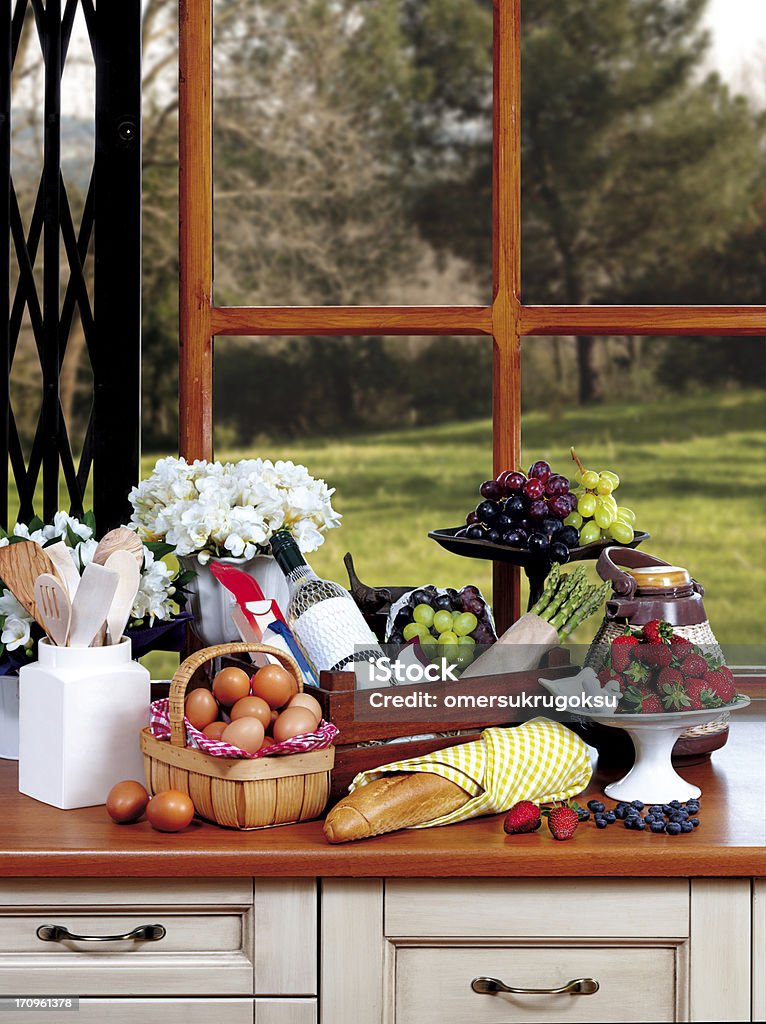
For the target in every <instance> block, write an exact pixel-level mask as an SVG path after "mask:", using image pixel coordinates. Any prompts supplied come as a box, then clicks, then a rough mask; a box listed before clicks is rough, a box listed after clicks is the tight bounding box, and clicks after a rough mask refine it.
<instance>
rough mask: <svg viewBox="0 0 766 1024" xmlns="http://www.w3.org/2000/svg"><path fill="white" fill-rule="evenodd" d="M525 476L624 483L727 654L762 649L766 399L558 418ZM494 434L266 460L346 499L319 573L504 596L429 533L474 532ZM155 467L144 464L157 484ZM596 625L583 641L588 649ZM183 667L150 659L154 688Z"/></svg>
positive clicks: (325, 441)
mask: <svg viewBox="0 0 766 1024" xmlns="http://www.w3.org/2000/svg"><path fill="white" fill-rule="evenodd" d="M523 436H524V456H523V463H524V467H526V466H527V465H528V464H529V463H530V462H531V461H533V460H534V459H537V458H546V459H548V460H549V461H550V462H551V463H552V464H553V466H554V468H555V469H557V470H559V471H562V472H565V473H566V472H569V470H570V468H571V465H572V464H571V462H570V460H569V455H568V451H569V445H570V444H574V445H575V446H576V448H577V450H578V452H579V454H580V455H581V457H582V458H583V461H584V462H585V463H586V465H588V466H593V468H596V469H612V470H614V471H615V472H617V473H618V474H619V475H620V477H621V479H622V485H621V487H620V490H619V492H618V495H619V497H620V501H621V503H622V504H626V505H629V506H631V507H633V508H634V509H635V511H636V513H637V515H638V525H639V526H640V527H642V528H643V529H645V530H648V531H649V532H650V533H651V534H652V538H651V540H650V541H649V542H648V544H646V545H645V549H646V550H648V551H651V552H653V553H656V554H657V555H659V556H660V557H663V558H665V559H666V560H668V561H670V562H673V563H676V564H680V565H684V566H687V567H688V568H689V569H690V570H691V571H692V573H693V574H694V575H695V576H696V578H697V579H699V580H700V581H701V582H702V583H704V585H705V588H706V595H705V606H706V608H707V611H708V614H709V616H710V620H711V623H712V625H713V629H714V631H715V632H716V634H717V635H718V638H719V639H720V640H721V641H724V642H727V643H730V644H733V643H754V642H755V641H756V640H758V639H759V638H760V627H761V624H762V621H763V619H764V617H765V614H766V600H765V598H764V568H765V567H766V514H765V513H764V499H765V498H766V458H764V456H766V404H765V403H764V393H763V392H762V391H750V392H733V393H730V394H729V393H717V394H715V395H703V396H696V397H684V398H667V399H663V400H661V401H657V402H654V403H647V402H641V403H639V402H635V403H631V402H626V403H625V404H621V405H619V406H618V405H603V406H599V407H591V408H588V409H578V408H572V409H567V410H566V411H565V412H563V413H560V414H558V413H557V415H556V416H555V417H552V416H549V415H547V414H546V413H544V412H532V413H529V414H527V415H526V416H525V417H524V422H523ZM491 448H492V446H491V428H490V423H489V421H484V420H482V421H479V422H468V423H456V424H447V425H443V426H438V427H428V428H420V429H417V428H413V429H408V430H397V431H392V432H390V433H381V434H375V435H369V436H360V437H351V438H321V439H313V440H310V441H301V442H295V443H272V444H269V445H267V446H259V448H258V449H257V451H255V450H252V449H251V450H248V451H246V452H245V451H236V452H235V451H226V452H223V451H221V452H219V453H218V457H219V458H230V459H236V458H239V457H242V456H245V455H248V456H253V455H255V454H258V455H262V456H264V457H270V458H274V459H276V458H290V459H293V460H295V461H300V462H304V463H305V464H306V465H307V466H308V467H309V470H310V471H311V472H312V473H313V474H314V475H318V476H322V477H324V478H325V479H326V480H327V481H328V482H329V483H330V484H331V485H332V486H334V487H335V488H337V494H336V496H335V505H336V507H337V509H338V510H339V511H340V512H342V513H343V516H344V519H343V525H342V528H341V529H339V530H335V531H332V532H331V533H330V534H329V535H328V537H327V540H326V542H325V544H324V545H323V547H322V548H320V550H319V551H317V552H315V553H314V554H313V555H312V556H311V558H310V561H311V564H312V565H313V567H314V568H315V570H316V571H317V572H319V573H320V574H322V575H326V576H329V577H331V578H335V579H338V580H340V581H342V582H346V578H345V570H344V567H343V562H342V559H343V554H344V553H345V552H346V551H351V552H352V554H353V555H354V559H355V562H356V567H357V571H358V573H359V575H360V577H361V578H362V579H363V580H364V581H365V582H367V583H370V584H373V585H385V584H413V585H418V584H420V585H422V584H425V583H429V582H433V583H435V584H437V585H451V586H456V587H459V586H462V585H463V584H466V583H475V584H477V585H478V586H480V587H481V588H482V590H483V591H484V593H485V595H487V596H488V597H489V596H490V594H491V568H490V563H489V562H486V561H479V560H471V561H469V560H466V559H463V558H459V557H458V556H456V555H451V554H448V553H447V552H446V551H444V550H443V549H442V548H440V547H439V546H438V545H437V544H435V543H434V542H433V541H431V540H429V539H428V537H427V534H428V531H429V529H432V528H434V527H440V526H453V525H457V524H458V523H461V522H462V521H463V518H464V516H465V513H466V512H467V511H468V510H469V509H470V508H471V507H472V506H473V505H474V504H475V503H476V501H477V500H478V490H477V489H478V486H479V484H480V482H481V481H482V480H484V479H485V478H486V477H487V476H488V475H489V473H490V466H491ZM153 463H154V457H151V458H150V457H147V458H145V460H144V466H145V471H146V472H148V471H149V470H150V468H151V466H152V465H153ZM595 627H596V620H595V619H594V620H592V621H591V622H590V623H586V624H585V625H584V626H583V627H581V629H580V631H579V632H578V635H577V637H576V638H577V639H578V640H580V641H581V642H587V641H588V640H589V639H590V637H591V636H592V634H593V631H594V629H595ZM171 666H172V658H171V657H170V656H167V655H159V654H158V655H153V656H151V668H152V671H153V673H154V674H155V675H157V676H161V675H166V674H167V673H168V671H170V669H171Z"/></svg>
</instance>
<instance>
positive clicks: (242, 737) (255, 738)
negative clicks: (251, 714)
mask: <svg viewBox="0 0 766 1024" xmlns="http://www.w3.org/2000/svg"><path fill="white" fill-rule="evenodd" d="M263 735H264V734H263V725H262V724H261V723H260V722H259V721H258V719H257V718H238V719H237V720H236V722H232V723H231V724H230V725H227V726H226V729H225V730H224V733H223V736H222V737H221V739H222V740H223V741H224V743H231V744H232V746H235V747H239V749H240V750H246V751H247V752H248V754H254V753H255V752H256V751H257V750H260V749H261V747H262V746H263Z"/></svg>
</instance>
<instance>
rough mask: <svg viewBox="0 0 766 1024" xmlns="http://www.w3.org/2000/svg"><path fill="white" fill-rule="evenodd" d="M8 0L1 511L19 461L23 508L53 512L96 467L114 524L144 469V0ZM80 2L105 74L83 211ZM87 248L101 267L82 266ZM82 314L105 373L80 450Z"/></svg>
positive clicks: (82, 487) (101, 503)
mask: <svg viewBox="0 0 766 1024" xmlns="http://www.w3.org/2000/svg"><path fill="white" fill-rule="evenodd" d="M0 4H2V8H0V230H1V231H2V232H3V237H4V238H5V239H8V240H9V244H7V245H6V244H5V243H4V244H3V245H2V246H0V277H1V278H2V281H1V282H0V351H1V353H2V355H1V357H0V358H2V362H3V366H2V368H0V381H1V383H0V388H2V395H0V434H2V438H3V440H4V441H5V446H6V450H7V453H8V458H7V459H3V458H0V474H1V475H0V521H1V522H2V524H3V525H4V526H7V521H8V512H9V509H8V490H9V486H10V484H11V475H12V479H13V480H14V481H15V483H16V487H17V490H18V495H19V518H20V519H23V520H28V519H30V518H31V517H32V516H33V515H35V514H41V515H42V516H43V518H45V519H46V520H48V519H50V518H51V517H52V515H53V513H54V512H55V511H56V509H57V508H58V507H59V504H60V501H59V485H60V481H61V480H63V483H64V485H65V488H66V491H67V494H68V497H69V501H68V504H69V507H70V510H71V511H72V513H73V514H78V513H82V511H83V505H84V500H85V491H86V487H87V485H88V482H89V478H90V477H91V473H92V478H93V507H94V510H95V513H96V519H97V522H98V525H99V532H103V531H104V530H106V529H108V528H110V527H112V526H114V525H117V524H118V523H119V522H124V521H125V518H126V516H127V515H128V514H129V508H130V506H129V504H128V501H127V494H128V491H129V489H130V487H131V485H132V484H133V483H135V481H136V480H137V479H138V474H139V441H140V360H141V349H140V319H141V298H140V294H141V291H140V290H141V266H140V259H141V145H140V116H141V114H140V111H141V2H140V0H100V2H99V3H98V4H97V5H96V4H95V3H94V0H16V2H15V3H14V2H13V0H0ZM78 10H79V11H81V12H82V17H83V19H84V23H85V26H86V29H87V37H88V40H89V43H90V52H89V55H88V57H89V59H92V61H93V64H94V65H95V81H96V88H95V96H93V97H89V98H88V100H89V105H90V108H91V109H92V114H93V119H94V138H95V146H94V152H93V159H92V166H91V168H90V180H89V184H88V186H87V190H86V193H85V197H84V200H83V202H82V203H81V204H80V205H81V212H80V213H79V222H78V223H75V218H74V216H73V204H72V203H71V202H70V196H69V194H68V192H67V188H66V185H65V181H64V176H63V175H62V170H61V127H62V124H61V100H62V74H63V72H64V68H65V66H66V61H67V57H68V56H69V51H70V42H71V38H72V30H73V26H74V24H75V18H76V17H77V14H78ZM29 19H34V36H35V41H36V44H37V45H39V54H40V60H41V62H42V66H43V71H44V110H43V163H42V173H41V176H40V180H39V185H38V188H37V194H36V198H35V201H34V205H33V208H32V212H31V216H30V218H29V221H28V224H27V227H26V230H25V226H24V221H23V217H22V213H21V210H20V206H19V201H18V197H17V191H16V187H15V185H14V180H13V176H12V168H11V115H12V106H11V99H12V96H11V93H12V82H13V69H14V64H15V62H16V59H17V55H18V52H19V43H20V40H21V36H22V31H24V30H25V21H27V20H29ZM26 29H27V30H30V26H29V25H27V26H26ZM78 59H82V55H79V57H78ZM89 252H90V253H92V256H93V272H92V275H90V276H89V275H88V274H86V272H85V269H84V268H85V264H86V259H87V257H88V254H89ZM62 254H63V259H62ZM12 261H15V264H14V263H13V262H12ZM12 267H13V270H14V274H13V277H14V279H15V287H14V288H13V290H12V289H11V269H12ZM6 285H7V286H6ZM25 312H26V315H27V317H28V320H29V323H30V325H31V330H32V333H33V336H34V345H35V349H36V353H37V358H38V361H39V371H40V383H41V388H40V406H39V416H38V418H37V425H36V429H35V431H34V438H33V440H32V443H31V448H30V450H29V455H28V458H25V455H24V448H23V445H22V441H21V437H20V434H19V429H18V425H17V420H16V417H15V415H14V409H13V405H12V401H11V387H10V380H11V370H12V367H13V361H14V357H15V355H16V352H17V347H18V343H19V338H20V334H21V329H22V321H23V318H24V315H25ZM75 316H79V321H80V325H81V328H82V331H83V335H84V339H85V346H86V349H87V355H88V359H89V361H90V366H91V369H92V375H93V393H92V404H91V408H90V413H89V415H88V417H87V426H86V427H85V429H84V431H83V436H82V437H81V438H80V439H79V444H78V445H77V446H76V447H77V448H78V449H79V457H78V460H77V461H76V458H75V453H74V451H73V447H74V443H73V442H74V441H75V440H77V439H71V438H70V436H69V433H68V430H67V425H66V423H65V419H64V415H63V412H62V406H61V397H60V380H61V371H62V365H63V362H64V357H65V355H66V351H67V344H68V341H69V339H70V334H71V331H72V325H73V321H74V319H75ZM9 464H10V473H9ZM40 483H41V484H42V504H41V507H39V508H38V507H36V505H37V501H38V499H39V492H40V487H39V484H40ZM36 496H38V497H36Z"/></svg>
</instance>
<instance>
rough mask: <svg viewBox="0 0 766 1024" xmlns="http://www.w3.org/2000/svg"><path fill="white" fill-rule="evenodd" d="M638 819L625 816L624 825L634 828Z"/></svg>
mask: <svg viewBox="0 0 766 1024" xmlns="http://www.w3.org/2000/svg"><path fill="white" fill-rule="evenodd" d="M637 820H638V819H637V818H625V820H624V821H623V825H624V826H625V828H634V827H635V824H636V821H637ZM679 828H680V826H679Z"/></svg>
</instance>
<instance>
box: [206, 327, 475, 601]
mask: <svg viewBox="0 0 766 1024" xmlns="http://www.w3.org/2000/svg"><path fill="white" fill-rule="evenodd" d="M491 380H492V342H491V340H490V339H489V338H446V337H445V338H441V337H439V338H292V339H290V338H285V339H278V338H269V339H257V338H256V339H251V338H230V339H218V341H217V343H216V395H215V398H216V403H215V427H216V432H215V440H216V458H218V459H221V460H224V461H228V460H237V459H241V458H255V457H261V458H270V459H272V460H275V459H292V460H293V461H294V462H298V463H303V464H304V465H305V466H306V467H307V468H308V470H309V472H310V473H311V474H312V475H313V476H318V477H322V478H323V479H324V480H326V482H327V484H328V485H329V486H331V487H334V488H336V494H335V496H334V498H333V506H334V507H335V508H336V509H337V510H338V511H339V512H341V513H342V515H343V517H344V518H343V523H342V527H341V529H338V530H331V531H329V532H328V533H327V534H326V541H325V543H324V544H323V545H322V546H321V547H320V548H319V549H318V550H317V551H316V552H314V553H313V554H312V555H311V558H310V561H311V564H312V566H313V567H314V568H315V569H316V571H317V572H319V573H320V574H322V575H325V576H327V577H330V578H332V579H337V580H338V581H339V582H344V581H345V582H347V579H346V575H345V569H344V566H343V555H344V554H345V552H346V551H350V552H351V553H352V555H353V556H354V562H355V565H356V568H357V572H358V574H359V576H360V578H361V579H362V580H363V581H364V582H365V583H368V584H370V585H372V586H387V585H396V586H399V585H405V584H410V583H411V584H413V585H418V584H427V583H429V582H430V583H435V584H437V585H441V586H462V585H463V584H466V583H475V584H476V585H478V586H480V587H481V589H482V591H483V592H484V593H485V594H486V595H487V597H489V587H490V575H491V571H490V563H488V562H487V563H484V562H475V561H470V562H467V561H466V560H465V559H462V558H460V557H458V556H456V555H452V554H449V553H448V552H446V551H444V550H443V549H442V548H441V547H439V546H438V545H437V544H436V543H435V541H432V540H429V538H428V531H429V530H432V529H435V528H440V527H447V526H454V525H456V524H458V523H461V522H462V521H463V520H464V518H465V514H466V511H467V509H468V507H470V506H471V505H475V503H476V502H475V500H474V498H473V494H474V492H475V491H476V490H477V488H478V486H479V484H480V483H481V480H483V479H484V478H485V477H486V476H487V475H488V474H489V473H490V470H491V465H492V428H491V421H490V417H491Z"/></svg>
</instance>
